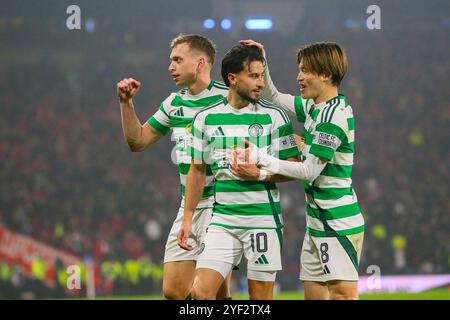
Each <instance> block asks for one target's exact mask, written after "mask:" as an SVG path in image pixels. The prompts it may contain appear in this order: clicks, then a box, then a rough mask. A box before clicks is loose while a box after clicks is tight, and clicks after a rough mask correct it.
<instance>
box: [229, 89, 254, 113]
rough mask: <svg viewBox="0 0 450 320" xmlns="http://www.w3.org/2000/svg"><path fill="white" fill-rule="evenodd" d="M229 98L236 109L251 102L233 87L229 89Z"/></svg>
mask: <svg viewBox="0 0 450 320" xmlns="http://www.w3.org/2000/svg"><path fill="white" fill-rule="evenodd" d="M227 100H228V103H229V104H230V106H232V107H233V108H235V109H242V108H245V107H246V106H248V104H249V103H250V101H248V100H246V99H244V98H242V97H241V96H240V95H239V94H238V93H237V92H236V91H234V90H232V89H231V88H230V90H229V91H228V97H227Z"/></svg>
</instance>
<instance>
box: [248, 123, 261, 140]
mask: <svg viewBox="0 0 450 320" xmlns="http://www.w3.org/2000/svg"><path fill="white" fill-rule="evenodd" d="M248 134H249V135H250V137H259V136H261V135H262V134H263V127H262V125H260V124H259V123H254V124H252V125H251V126H250V127H248Z"/></svg>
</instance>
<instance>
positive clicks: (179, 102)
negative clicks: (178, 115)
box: [170, 94, 223, 108]
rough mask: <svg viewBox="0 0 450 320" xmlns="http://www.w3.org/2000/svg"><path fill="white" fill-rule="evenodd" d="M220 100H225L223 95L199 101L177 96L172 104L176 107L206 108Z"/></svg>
mask: <svg viewBox="0 0 450 320" xmlns="http://www.w3.org/2000/svg"><path fill="white" fill-rule="evenodd" d="M220 99H223V96H222V95H221V94H218V95H215V96H210V97H206V98H202V99H198V100H184V99H182V98H181V97H180V96H176V97H175V98H174V99H173V100H172V101H171V103H170V104H171V105H172V106H174V107H190V108H204V107H207V106H209V105H210V104H213V103H215V102H217V101H219V100H220Z"/></svg>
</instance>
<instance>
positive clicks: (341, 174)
mask: <svg viewBox="0 0 450 320" xmlns="http://www.w3.org/2000/svg"><path fill="white" fill-rule="evenodd" d="M352 168H353V166H352V165H349V166H345V165H339V164H332V163H327V165H326V166H325V168H324V169H323V170H322V172H321V173H320V175H321V176H327V177H337V178H350V177H351V175H352Z"/></svg>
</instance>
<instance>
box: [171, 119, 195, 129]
mask: <svg viewBox="0 0 450 320" xmlns="http://www.w3.org/2000/svg"><path fill="white" fill-rule="evenodd" d="M190 123H192V118H182V117H170V126H171V127H172V128H186V126H187V125H188V124H190Z"/></svg>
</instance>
